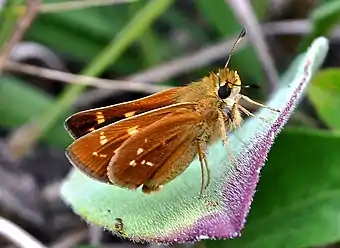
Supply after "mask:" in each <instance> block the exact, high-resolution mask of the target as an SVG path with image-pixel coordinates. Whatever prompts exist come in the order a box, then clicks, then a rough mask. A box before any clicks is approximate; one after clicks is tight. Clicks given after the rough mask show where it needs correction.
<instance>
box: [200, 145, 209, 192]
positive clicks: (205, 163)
mask: <svg viewBox="0 0 340 248" xmlns="http://www.w3.org/2000/svg"><path fill="white" fill-rule="evenodd" d="M197 154H198V158H199V161H200V165H201V192H200V196H202V195H203V191H204V189H206V188H207V187H208V186H209V184H210V169H209V166H208V161H207V157H206V154H205V152H204V151H203V149H202V147H201V144H200V141H197ZM205 170H206V171H207V182H206V183H205V185H204V178H205V176H204V171H205Z"/></svg>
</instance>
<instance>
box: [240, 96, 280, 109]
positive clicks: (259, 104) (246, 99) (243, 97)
mask: <svg viewBox="0 0 340 248" xmlns="http://www.w3.org/2000/svg"><path fill="white" fill-rule="evenodd" d="M241 98H242V99H243V100H245V101H247V102H249V103H251V104H254V105H257V106H260V107H263V108H267V109H270V110H272V111H275V112H280V110H278V109H274V108H271V107H269V106H266V105H264V104H262V103H259V102H256V101H254V100H252V99H250V98H249V97H247V96H245V95H241Z"/></svg>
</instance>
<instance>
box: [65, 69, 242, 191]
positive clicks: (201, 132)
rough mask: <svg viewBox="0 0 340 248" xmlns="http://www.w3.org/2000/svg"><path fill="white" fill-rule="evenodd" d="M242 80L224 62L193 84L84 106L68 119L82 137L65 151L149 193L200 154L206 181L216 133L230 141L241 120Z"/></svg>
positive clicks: (106, 178)
mask: <svg viewBox="0 0 340 248" xmlns="http://www.w3.org/2000/svg"><path fill="white" fill-rule="evenodd" d="M223 86H225V89H226V90H228V91H230V95H229V96H228V97H226V98H225V99H221V98H220V97H219V89H220V88H221V87H223ZM240 86H241V80H240V78H239V76H238V74H237V72H236V71H232V70H229V69H228V68H224V69H221V70H220V71H219V73H218V74H214V73H211V74H210V75H209V76H208V77H204V78H203V79H202V80H200V81H198V82H193V83H191V84H189V85H188V86H184V87H177V88H174V89H170V90H166V91H163V92H160V93H156V94H154V95H152V96H149V97H145V98H142V99H139V100H136V101H131V102H127V103H122V104H117V105H113V106H109V107H105V108H98V109H92V110H87V111H83V112H79V113H77V114H75V115H73V116H71V117H70V118H68V119H67V120H66V122H65V126H66V128H67V130H68V131H69V133H70V134H71V136H73V137H74V138H75V139H77V140H76V141H75V142H74V143H73V144H71V145H70V147H69V148H68V149H67V152H66V155H67V157H68V158H69V160H70V161H71V163H72V164H73V165H75V166H76V167H77V168H79V169H80V170H81V171H83V172H84V173H85V174H87V175H88V176H90V177H91V178H94V179H96V180H99V181H102V182H108V183H111V184H114V185H117V186H120V187H123V188H129V189H137V188H138V187H140V186H143V192H145V193H150V192H153V191H157V190H159V189H160V188H161V187H162V186H163V185H165V184H167V183H168V182H170V181H171V180H173V179H174V178H176V177H177V176H178V175H180V174H181V173H182V172H183V171H185V169H186V168H187V167H188V166H189V164H190V163H191V162H192V161H193V160H194V159H195V157H196V156H198V157H199V160H200V163H201V167H202V178H203V177H204V176H205V172H204V169H206V170H207V173H208V180H207V182H206V184H207V183H208V181H209V169H208V163H207V160H206V156H205V152H206V150H207V148H208V146H209V145H210V144H211V143H212V142H214V141H216V140H217V139H222V140H223V141H224V143H225V144H227V140H226V139H227V133H228V132H229V131H230V130H232V129H233V128H237V127H238V126H239V125H240V124H241V122H242V118H241V114H240V110H239V107H240V106H239V105H238V101H239V99H240V97H241V95H240V94H239V93H240V89H241V87H240ZM223 89H224V88H223ZM228 94H229V93H228ZM202 180H203V179H202ZM203 185H204V182H203V181H202V187H203Z"/></svg>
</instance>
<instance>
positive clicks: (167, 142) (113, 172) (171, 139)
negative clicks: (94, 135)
mask: <svg viewBox="0 0 340 248" xmlns="http://www.w3.org/2000/svg"><path fill="white" fill-rule="evenodd" d="M200 120H201V117H200V115H198V114H196V113H195V112H193V111H192V110H189V109H180V110H177V111H175V112H173V113H171V114H169V115H168V116H166V117H164V118H162V119H161V120H159V121H157V122H155V123H153V124H152V125H150V126H149V127H147V128H146V129H144V130H143V131H141V132H138V133H137V134H136V135H134V136H133V137H131V138H130V139H128V140H126V141H125V142H124V143H123V144H122V145H121V146H120V148H119V149H118V150H117V151H116V153H115V155H114V156H113V158H112V160H111V162H110V166H109V169H108V176H109V178H110V181H111V182H113V183H114V184H115V185H118V186H120V187H126V188H130V189H136V188H138V187H139V186H140V185H142V184H145V183H148V182H149V181H150V179H152V177H153V175H154V174H155V173H157V171H158V170H159V169H160V168H161V167H162V166H163V165H164V164H166V163H167V160H168V159H169V158H170V157H171V156H172V154H173V153H174V152H175V151H176V150H177V149H178V148H179V147H180V146H181V144H183V142H184V141H185V140H187V139H188V138H191V141H193V140H192V137H195V138H196V135H192V133H193V132H194V130H195V129H194V127H195V126H196V125H197V124H198V123H199V122H200ZM155 190H156V189H155Z"/></svg>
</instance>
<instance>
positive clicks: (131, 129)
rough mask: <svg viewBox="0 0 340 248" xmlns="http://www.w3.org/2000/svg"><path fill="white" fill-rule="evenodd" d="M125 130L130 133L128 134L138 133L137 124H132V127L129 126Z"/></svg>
mask: <svg viewBox="0 0 340 248" xmlns="http://www.w3.org/2000/svg"><path fill="white" fill-rule="evenodd" d="M127 132H128V133H129V134H130V135H134V134H136V133H138V126H134V127H130V128H129V129H128V130H127Z"/></svg>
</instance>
